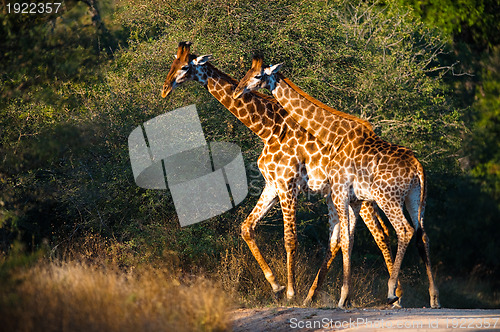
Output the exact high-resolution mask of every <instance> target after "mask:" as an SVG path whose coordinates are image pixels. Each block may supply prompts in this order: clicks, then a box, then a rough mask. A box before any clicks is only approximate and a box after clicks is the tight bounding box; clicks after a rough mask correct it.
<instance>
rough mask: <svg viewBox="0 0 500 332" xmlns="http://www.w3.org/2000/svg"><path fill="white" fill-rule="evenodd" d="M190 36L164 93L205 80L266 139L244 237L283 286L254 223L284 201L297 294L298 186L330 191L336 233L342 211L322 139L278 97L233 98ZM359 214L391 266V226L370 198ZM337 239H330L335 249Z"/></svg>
mask: <svg viewBox="0 0 500 332" xmlns="http://www.w3.org/2000/svg"><path fill="white" fill-rule="evenodd" d="M190 45H191V43H188V42H181V43H180V44H179V47H178V49H177V55H176V59H175V60H174V62H173V63H172V65H171V68H170V71H169V73H168V75H167V78H166V80H165V84H164V85H163V90H162V97H166V96H167V95H168V94H169V93H171V92H172V90H173V89H175V88H176V87H177V86H178V85H180V84H182V83H183V82H186V81H188V80H195V81H198V82H199V83H201V84H202V85H203V86H205V87H206V88H207V89H208V91H209V92H210V93H211V94H212V95H213V96H214V97H215V98H216V99H217V100H219V101H220V102H221V103H222V104H223V105H224V106H225V107H226V108H227V109H228V110H229V111H230V112H231V113H232V114H233V115H235V116H236V117H237V118H238V119H239V120H240V121H241V122H242V123H243V124H244V125H246V126H247V127H248V128H249V129H250V130H252V131H253V132H254V133H255V134H257V135H258V136H259V137H260V138H261V139H262V140H263V142H264V148H263V151H262V153H261V155H260V157H259V159H258V161H257V164H258V167H259V169H260V171H261V173H262V175H263V176H264V179H265V181H266V185H265V187H264V190H263V192H262V194H261V196H260V198H259V200H258V202H257V205H256V206H255V207H254V209H253V210H252V212H251V213H250V215H249V216H248V217H247V218H246V220H245V221H244V223H243V224H242V226H241V230H242V237H243V239H244V240H245V242H246V243H247V245H248V246H249V248H250V251H251V252H252V254H253V256H254V257H255V259H256V260H257V262H258V263H259V265H260V267H261V269H262V271H263V272H264V275H265V277H266V279H267V280H268V282H269V283H270V284H271V287H272V289H273V291H274V292H275V293H276V294H277V293H280V292H281V291H283V290H284V286H280V285H279V283H278V282H277V281H276V278H275V276H274V274H273V272H272V270H271V269H270V268H269V266H268V264H267V263H266V261H265V260H264V257H263V256H262V254H261V252H260V250H259V248H258V247H257V244H256V242H255V232H254V229H255V227H256V225H257V223H258V222H259V221H260V220H261V219H262V218H263V217H264V215H265V214H266V212H267V211H269V210H270V209H271V207H272V206H274V204H276V202H277V201H278V198H279V201H280V204H281V208H282V212H283V221H284V230H285V232H284V242H285V249H286V252H287V272H288V284H287V298H288V299H292V298H293V297H294V294H295V290H294V284H295V278H294V270H295V255H296V243H297V234H296V224H295V208H296V204H297V196H298V192H299V188H309V189H310V190H313V191H320V192H323V193H324V194H325V193H326V194H327V204H328V211H329V223H330V232H331V233H338V217H337V213H336V210H335V208H334V206H333V203H332V201H331V197H330V195H329V190H330V188H329V185H328V182H327V176H326V173H325V171H324V165H326V162H327V159H326V158H325V156H326V155H327V154H326V151H324V150H325V147H324V145H323V144H322V143H321V142H320V141H318V140H317V139H315V138H314V137H313V136H312V135H310V134H309V133H308V132H307V131H306V130H305V129H303V128H302V127H300V126H299V125H298V124H297V122H296V121H295V120H293V118H292V117H291V116H290V115H288V114H287V113H286V111H285V110H284V109H283V108H282V107H281V106H280V105H279V103H277V102H276V100H274V99H272V98H270V97H268V96H266V95H263V94H260V93H256V92H252V93H246V94H245V95H244V96H242V97H241V98H236V99H233V98H232V93H233V91H234V89H235V88H236V86H237V84H238V82H237V81H236V80H234V79H233V78H231V77H230V76H228V75H226V74H225V73H223V72H221V71H220V70H219V69H217V68H215V67H214V66H213V65H212V64H210V63H209V62H208V61H209V60H210V58H211V56H208V55H205V56H199V57H198V56H196V55H194V54H191V53H190ZM361 215H362V217H363V220H364V221H365V223H366V225H367V227H368V228H369V230H370V232H371V233H372V235H373V237H374V238H375V241H376V242H377V245H378V246H379V248H380V250H381V251H382V254H383V256H384V259H385V262H386V265H387V268H388V270H389V271H390V270H391V269H392V264H393V263H392V256H391V253H390V249H389V248H390V247H389V238H388V236H389V235H388V230H387V228H386V227H385V225H384V224H383V222H382V220H381V219H380V218H379V215H378V213H377V212H376V210H375V207H374V205H373V204H371V203H367V204H363V206H362V208H361ZM334 247H337V249H338V244H337V243H333V241H332V250H334V249H333V248H334Z"/></svg>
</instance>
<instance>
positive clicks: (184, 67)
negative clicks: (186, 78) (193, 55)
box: [181, 65, 189, 70]
mask: <svg viewBox="0 0 500 332" xmlns="http://www.w3.org/2000/svg"><path fill="white" fill-rule="evenodd" d="M181 69H182V70H188V69H189V65H185V66H182V67H181Z"/></svg>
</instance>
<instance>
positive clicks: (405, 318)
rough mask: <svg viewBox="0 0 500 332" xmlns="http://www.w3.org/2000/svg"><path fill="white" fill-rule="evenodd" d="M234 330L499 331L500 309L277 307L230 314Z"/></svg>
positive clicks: (239, 331)
mask: <svg viewBox="0 0 500 332" xmlns="http://www.w3.org/2000/svg"><path fill="white" fill-rule="evenodd" d="M231 320H232V324H233V329H234V331H237V332H243V331H252V332H254V331H338V330H344V331H401V330H410V331H412V330H413V331H417V330H418V331H447V330H451V329H460V330H466V331H482V330H485V331H500V310H484V309H427V308H412V309H375V308H370V309H359V308H358V309H352V310H340V309H322V308H300V307H276V308H260V309H237V310H234V311H232V312H231Z"/></svg>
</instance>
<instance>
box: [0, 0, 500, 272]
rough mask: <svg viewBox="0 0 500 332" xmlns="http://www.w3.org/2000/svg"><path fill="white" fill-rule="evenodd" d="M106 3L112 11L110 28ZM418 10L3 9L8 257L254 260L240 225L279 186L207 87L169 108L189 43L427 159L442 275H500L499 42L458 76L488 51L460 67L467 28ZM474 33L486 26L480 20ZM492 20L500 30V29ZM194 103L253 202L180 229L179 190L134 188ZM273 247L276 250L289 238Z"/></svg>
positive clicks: (313, 206) (391, 4) (120, 5)
mask: <svg viewBox="0 0 500 332" xmlns="http://www.w3.org/2000/svg"><path fill="white" fill-rule="evenodd" d="M89 3H92V4H97V5H98V7H97V8H98V9H99V10H100V15H101V18H102V22H98V23H99V24H97V23H96V21H95V11H94V12H93V13H94V14H92V11H89ZM485 3H486V1H485ZM408 4H410V5H408ZM419 6H420V2H418V1H417V2H416V1H408V2H407V1H383V2H379V1H375V2H373V1H354V2H351V1H338V0H337V1H312V0H311V1H309V0H307V1H301V2H298V1H292V0H279V1H251V2H249V1H239V0H233V1H228V0H225V1H204V0H179V1H170V0H152V1H147V2H144V3H141V4H138V3H137V2H136V1H132V0H121V1H117V2H111V1H100V2H97V1H73V2H70V3H69V4H67V5H66V8H65V9H64V11H62V12H61V14H60V15H59V16H50V17H40V18H39V19H28V18H23V17H18V16H15V15H13V14H8V13H7V12H6V11H5V10H3V12H2V13H1V14H0V22H2V23H3V24H2V25H1V26H0V31H1V33H0V36H1V37H0V42H1V44H2V45H1V49H2V53H1V56H2V60H1V61H0V69H1V79H2V85H1V90H0V97H1V102H0V128H1V129H0V143H1V145H0V157H1V159H0V188H1V191H0V236H1V238H0V241H1V242H0V244H1V248H0V249H1V250H2V251H4V252H8V250H9V248H10V246H11V245H12V243H13V242H14V241H15V240H19V241H21V242H24V243H26V244H27V245H29V246H31V247H32V248H38V247H40V246H41V244H42V243H48V245H49V247H50V248H51V249H52V251H53V252H54V251H57V249H58V248H60V247H63V246H71V245H72V244H73V243H76V242H78V239H79V238H82V237H85V236H86V235H87V234H91V233H92V234H99V235H100V236H103V237H106V238H110V239H113V240H114V241H116V243H117V246H118V247H119V248H121V249H120V250H125V251H127V252H133V253H135V254H136V255H137V257H140V260H143V261H148V260H149V259H153V258H161V257H164V255H165V253H175V255H177V256H178V257H179V259H180V261H181V265H182V266H183V268H185V269H187V270H189V269H197V268H203V269H207V270H211V269H214V268H215V267H217V266H219V260H218V257H220V255H221V253H224V252H225V251H226V250H228V249H229V250H231V249H232V248H237V247H239V246H241V241H240V240H239V224H240V223H241V222H242V221H243V220H244V218H245V217H246V216H247V215H248V213H249V212H250V210H251V208H252V207H253V205H254V204H255V202H256V200H257V198H258V194H259V193H260V190H261V189H262V187H263V180H262V178H261V177H259V175H258V172H257V171H256V169H255V161H256V159H257V157H258V155H259V154H260V149H261V148H262V143H261V142H260V140H259V139H258V137H256V136H255V135H253V134H252V132H251V131H250V130H248V129H247V128H246V127H244V126H243V125H242V124H241V123H239V122H238V120H237V119H236V118H234V117H233V116H232V115H231V114H230V113H229V112H228V111H227V110H225V109H224V108H223V107H222V106H221V105H220V104H219V103H218V102H217V101H216V100H215V99H214V98H213V97H212V96H211V95H210V94H209V93H208V92H207V91H206V90H205V89H203V87H201V86H200V85H199V84H197V83H193V82H190V83H187V84H185V85H184V86H183V87H181V88H178V89H177V90H175V91H174V92H173V93H172V95H171V96H170V97H169V98H168V99H167V100H164V99H161V96H160V90H161V86H162V84H163V80H164V79H165V76H166V74H167V72H168V69H169V66H170V64H171V62H172V60H173V56H174V54H175V51H176V46H177V43H178V42H179V41H183V40H190V41H192V42H193V47H192V49H193V51H194V52H195V53H197V54H199V55H202V54H213V56H214V60H213V61H212V62H213V63H214V65H216V66H217V67H218V68H220V69H222V70H223V71H224V72H226V73H228V74H229V75H231V76H233V77H235V78H237V79H239V78H240V77H242V76H243V74H244V72H246V70H247V69H248V67H249V64H250V59H251V56H252V54H253V53H254V52H260V53H262V54H263V55H264V57H265V59H266V61H267V62H268V63H270V64H271V63H277V62H283V63H284V66H283V71H284V73H285V74H286V75H287V76H289V77H290V78H291V79H292V80H293V81H294V82H295V83H296V84H297V85H299V86H300V87H301V88H303V89H304V90H305V91H307V92H308V93H310V94H311V95H312V96H315V97H316V98H317V99H319V100H321V101H323V102H325V103H327V104H329V105H331V106H332V107H335V108H337V109H339V110H341V111H344V112H348V113H351V114H354V115H357V116H360V117H362V118H364V119H367V120H369V121H370V122H371V123H372V124H373V125H374V128H375V130H376V131H377V133H378V134H379V135H380V136H381V137H382V138H384V139H386V140H388V141H390V142H393V143H397V144H401V145H404V146H407V147H409V148H411V149H412V150H414V151H415V153H416V155H417V157H418V158H419V160H421V161H422V162H423V164H424V166H425V167H426V170H427V172H428V174H429V197H428V204H427V210H426V225H427V227H428V233H429V234H430V237H431V246H432V254H433V257H434V259H435V263H436V264H435V265H436V266H437V267H438V272H441V271H442V273H450V274H455V273H463V272H464V271H471V270H473V269H474V271H475V272H476V273H477V274H478V276H480V277H488V278H489V277H491V278H493V277H495V276H498V275H499V273H500V269H499V268H500V261H499V258H498V257H500V255H499V254H500V252H499V250H500V249H499V248H500V246H499V245H498V240H497V239H498V238H499V236H500V230H499V228H498V225H497V223H496V222H497V221H498V215H500V214H499V212H500V211H499V209H500V180H499V179H500V159H499V158H500V155H499V151H500V149H499V137H498V132H499V128H498V120H499V107H500V102H499V97H498V96H499V92H500V91H499V90H500V85H499V84H500V83H499V82H500V74H499V73H500V62H499V57H500V55H499V54H500V51H499V50H500V47H499V46H498V45H497V46H496V47H495V46H494V44H495V43H498V40H494V39H492V38H489V36H488V35H487V36H485V35H481V36H480V37H477V38H476V39H474V40H480V42H478V43H480V44H481V45H482V46H481V50H482V51H483V52H486V53H487V56H485V57H484V58H481V59H480V60H477V59H475V60H470V61H469V62H467V61H465V62H461V63H459V62H457V61H458V59H459V57H463V56H466V57H467V56H468V57H469V58H470V59H473V58H474V56H475V53H473V52H472V51H471V49H472V46H471V47H468V48H467V47H466V48H467V51H463V52H462V51H460V48H461V47H462V46H463V45H466V46H467V45H469V46H470V45H472V44H463V43H462V44H460V43H459V42H458V41H457V37H456V36H457V35H459V34H460V33H462V32H463V31H464V29H466V28H467V25H466V24H465V23H467V22H465V23H464V22H462V21H460V24H462V28H461V29H455V28H451V27H449V26H448V25H446V24H445V25H444V26H441V25H439V24H433V23H435V22H436V20H437V19H433V18H432V17H437V14H436V13H435V11H434V10H435V9H436V6H437V5H432V6H431V5H430V2H429V6H430V7H425V6H420V7H419ZM433 6H434V7H433ZM485 6H486V5H485ZM485 6H482V7H480V8H478V9H477V10H478V11H480V10H482V11H484V8H486V7H487V6H486V7H485ZM422 7H425V8H427V9H426V11H425V13H424V11H422V10H421V8H422ZM412 8H413V9H412ZM419 8H420V9H419ZM429 8H431V9H429ZM432 8H434V9H432ZM444 9H446V11H445V12H443V15H445V14H446V13H448V11H453V12H454V13H455V12H456V16H457V17H458V18H460V19H462V18H463V13H462V8H460V10H458V9H457V10H456V11H454V9H453V6H452V5H449V6H447V7H443V10H444ZM474 13H476V12H474ZM478 13H479V12H478ZM93 15H94V16H93ZM478 15H479V14H478ZM429 17H431V18H432V19H431V18H429ZM488 17H489V16H488ZM470 20H471V24H472V25H473V26H474V27H475V26H476V25H477V24H479V23H477V20H478V17H477V15H476V14H474V15H472V16H470ZM488 20H490V21H493V22H492V23H491V27H492V29H495V28H498V25H497V24H498V22H499V21H498V20H497V21H494V20H491V19H490V18H488ZM488 22H489V21H487V22H482V23H481V24H486V25H487V24H489V23H488ZM464 24H465V25H464ZM474 24H476V25H474ZM488 26H489V25H488ZM481 27H483V25H481ZM474 31H476V30H474ZM481 31H483V32H484V33H486V32H488V29H486V28H484V27H483V30H481ZM496 36H498V34H497V35H496ZM484 40H487V41H488V42H489V43H488V42H484ZM471 43H472V42H471ZM485 45H486V46H485ZM479 63H481V64H485V65H483V66H480V65H478V64H479ZM480 67H482V69H476V68H480ZM471 75H475V76H474V79H470V77H471ZM474 96H475V98H474ZM189 104H196V105H197V107H198V111H199V113H200V118H201V120H202V122H203V123H202V124H203V128H204V131H205V135H206V138H207V140H208V141H213V140H218V141H231V142H234V143H236V144H238V145H239V146H240V147H241V148H242V151H243V154H244V158H245V162H246V165H247V170H248V176H249V181H250V184H251V190H250V195H249V197H247V199H246V200H245V201H244V202H243V203H242V204H241V205H240V206H239V207H237V208H235V209H233V210H232V211H229V212H227V213H225V214H223V215H221V216H218V217H216V218H213V219H211V220H209V221H206V222H204V223H201V224H197V225H193V226H190V227H187V228H182V229H181V228H180V227H179V226H178V223H177V218H176V215H175V210H174V207H173V202H172V199H171V197H170V195H169V192H168V190H167V191H154V190H144V189H140V188H138V187H137V186H136V185H135V183H134V179H133V176H132V170H131V167H130V162H129V159H128V150H127V137H128V135H129V133H130V132H131V131H132V130H133V129H134V128H135V127H137V126H138V125H139V124H141V123H143V122H144V121H147V120H149V119H151V118H153V117H155V116H157V115H159V114H162V113H163V112H165V111H169V110H173V109H175V108H177V107H181V106H185V105H189ZM323 203H324V202H323V201H322V200H321V199H318V198H316V197H313V198H307V197H302V198H301V206H300V210H299V213H298V221H299V233H300V234H299V237H300V240H301V243H302V244H303V245H304V247H305V248H306V249H305V250H306V251H309V252H316V251H318V250H320V247H318V245H317V241H320V242H322V241H323V242H322V243H324V241H325V238H326V233H325V225H324V224H325V220H326V217H325V215H324V212H325V208H324V204H323ZM280 223H281V219H280V215H279V211H277V210H273V211H272V212H271V213H270V214H269V216H268V217H267V218H266V224H267V225H270V226H273V225H274V226H279V225H280ZM359 228H360V231H359V232H358V234H359V235H357V240H356V241H357V243H358V244H357V248H356V249H355V250H356V253H357V255H358V257H365V258H366V257H376V258H373V260H375V261H378V262H381V259H380V257H378V256H377V254H378V252H377V249H376V248H375V246H374V244H373V240H371V238H370V236H369V234H368V233H367V231H366V230H365V227H364V226H360V227H359ZM258 232H259V236H262V237H267V238H268V239H271V240H272V241H270V242H273V241H276V240H277V239H279V238H280V236H281V232H282V228H280V227H260V228H259V229H258ZM379 256H380V255H379ZM207 258H210V259H207ZM370 259H371V258H370ZM122 263H123V264H129V263H130V262H126V261H124V262H122ZM413 263H414V262H413V261H412V260H411V258H410V260H409V262H408V264H413ZM497 279H498V278H497Z"/></svg>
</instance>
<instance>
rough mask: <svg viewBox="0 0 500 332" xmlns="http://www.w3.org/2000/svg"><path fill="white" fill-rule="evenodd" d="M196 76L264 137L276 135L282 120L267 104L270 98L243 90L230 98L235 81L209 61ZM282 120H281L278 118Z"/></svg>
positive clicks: (237, 115) (225, 104)
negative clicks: (234, 97)
mask: <svg viewBox="0 0 500 332" xmlns="http://www.w3.org/2000/svg"><path fill="white" fill-rule="evenodd" d="M200 74H201V75H198V78H197V80H198V81H199V82H200V83H202V84H203V85H205V86H206V88H207V89H208V91H209V92H210V93H211V94H212V95H213V96H214V97H215V98H216V99H217V100H218V101H219V102H220V103H221V104H222V105H224V107H226V108H227V109H228V110H229V111H230V112H231V113H233V115H234V116H236V117H237V118H238V120H240V121H241V122H242V123H243V124H244V125H245V126H247V127H248V128H249V129H250V130H251V131H253V132H254V133H255V134H257V135H258V136H259V137H260V138H261V139H263V140H265V141H266V140H269V139H270V138H271V137H272V136H273V135H279V132H280V131H281V126H282V125H283V124H281V123H279V122H283V121H282V119H280V117H279V116H277V114H276V112H275V111H274V110H273V108H272V107H270V105H269V104H270V103H272V102H271V100H270V98H268V97H266V96H264V95H262V94H259V93H246V94H244V95H243V96H241V97H240V98H237V99H233V97H232V95H233V91H234V89H235V88H236V87H237V86H238V81H236V80H235V79H233V78H232V77H230V76H229V75H227V74H225V73H223V72H222V71H220V70H219V69H217V68H216V67H214V66H213V65H211V64H210V63H207V64H205V65H204V66H203V69H202V70H201V73H200ZM280 120H281V121H280Z"/></svg>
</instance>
